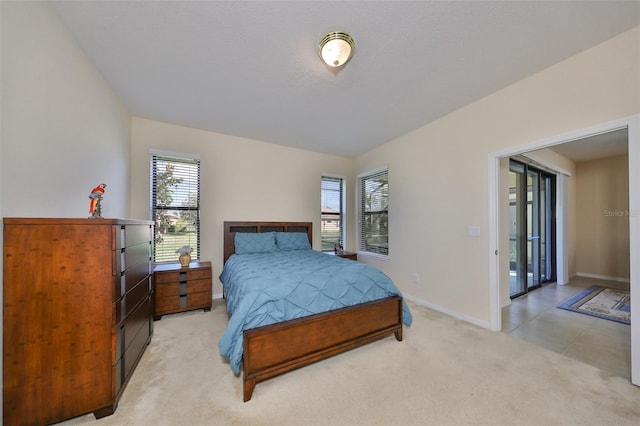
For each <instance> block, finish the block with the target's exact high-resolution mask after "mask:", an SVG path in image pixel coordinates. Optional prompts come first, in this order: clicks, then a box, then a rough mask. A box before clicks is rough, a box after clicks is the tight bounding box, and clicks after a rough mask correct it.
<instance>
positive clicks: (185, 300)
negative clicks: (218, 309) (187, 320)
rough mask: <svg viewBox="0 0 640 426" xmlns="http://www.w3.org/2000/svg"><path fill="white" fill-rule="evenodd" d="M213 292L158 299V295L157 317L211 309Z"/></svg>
mask: <svg viewBox="0 0 640 426" xmlns="http://www.w3.org/2000/svg"><path fill="white" fill-rule="evenodd" d="M211 304H212V300H211V292H210V291H203V292H200V293H190V294H186V295H184V296H172V297H158V295H156V306H155V313H156V315H163V314H169V313H174V312H181V311H189V310H192V309H201V308H202V309H211Z"/></svg>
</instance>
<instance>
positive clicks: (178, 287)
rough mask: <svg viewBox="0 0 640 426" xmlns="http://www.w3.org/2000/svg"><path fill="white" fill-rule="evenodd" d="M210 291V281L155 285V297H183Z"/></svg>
mask: <svg viewBox="0 0 640 426" xmlns="http://www.w3.org/2000/svg"><path fill="white" fill-rule="evenodd" d="M203 291H208V292H210V291H211V280H210V279H204V280H193V281H188V282H186V283H178V282H172V283H159V284H158V283H157V282H156V297H171V296H184V295H186V294H191V293H199V292H203Z"/></svg>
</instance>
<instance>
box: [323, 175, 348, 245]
mask: <svg viewBox="0 0 640 426" xmlns="http://www.w3.org/2000/svg"><path fill="white" fill-rule="evenodd" d="M320 206H321V212H320V215H321V221H320V235H321V237H320V238H321V240H322V251H333V250H334V248H335V246H336V244H341V245H344V179H342V178H339V177H330V176H323V177H322V183H321V186H320Z"/></svg>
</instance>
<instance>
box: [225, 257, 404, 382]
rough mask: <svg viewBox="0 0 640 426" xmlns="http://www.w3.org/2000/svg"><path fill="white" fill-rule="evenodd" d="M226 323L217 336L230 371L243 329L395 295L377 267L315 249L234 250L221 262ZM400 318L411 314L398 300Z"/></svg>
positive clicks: (236, 364)
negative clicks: (249, 251) (241, 251)
mask: <svg viewBox="0 0 640 426" xmlns="http://www.w3.org/2000/svg"><path fill="white" fill-rule="evenodd" d="M220 281H222V284H223V286H224V291H225V296H226V301H227V312H228V313H229V314H230V315H231V318H230V319H229V324H228V325H227V328H226V330H225V332H224V334H223V335H222V337H221V338H220V341H219V342H218V348H219V349H220V354H221V355H222V356H224V357H226V358H228V359H229V361H230V363H231V367H232V368H233V371H234V373H235V374H239V373H240V369H241V367H242V351H243V347H242V345H243V336H242V332H243V331H244V330H248V329H251V328H256V327H259V326H263V325H267V324H273V323H276V322H281V321H285V320H290V319H295V318H300V317H303V316H307V315H311V314H316V313H320V312H326V311H330V310H333V309H338V308H343V307H345V306H352V305H356V304H358V303H363V302H367V301H370V300H377V299H382V298H385V297H388V296H392V295H400V296H401V293H400V291H399V290H398V289H397V288H396V286H395V285H394V284H393V282H392V281H391V279H389V278H388V277H387V276H386V275H385V274H384V273H382V271H380V270H378V269H376V268H374V267H373V266H370V265H367V264H365V263H362V262H354V261H353V260H347V259H342V258H340V257H335V256H330V255H327V254H325V253H321V252H318V251H314V250H293V251H273V252H269V253H249V254H242V255H238V254H234V255H232V256H231V257H230V258H229V259H228V260H227V262H226V263H225V265H224V269H223V271H222V274H221V275H220ZM402 320H403V322H404V323H405V324H406V325H411V322H412V316H411V312H410V311H409V308H408V307H407V305H406V303H404V302H403V316H402Z"/></svg>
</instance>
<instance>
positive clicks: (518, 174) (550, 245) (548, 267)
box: [509, 160, 555, 298]
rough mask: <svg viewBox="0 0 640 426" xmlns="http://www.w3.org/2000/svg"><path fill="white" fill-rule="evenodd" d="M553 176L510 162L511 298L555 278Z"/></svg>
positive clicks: (525, 165)
mask: <svg viewBox="0 0 640 426" xmlns="http://www.w3.org/2000/svg"><path fill="white" fill-rule="evenodd" d="M554 211H555V176H553V175H551V174H548V173H545V172H543V171H542V170H538V169H536V168H534V167H531V166H529V165H527V164H523V163H520V162H517V161H514V160H511V161H510V163H509V217H510V223H509V252H510V253H509V275H510V296H511V298H514V297H518V296H521V295H523V294H525V293H527V292H528V291H530V290H532V289H535V288H538V287H540V286H541V285H542V284H543V283H545V282H549V281H551V280H553V279H554V278H555V265H554V259H555V256H554V253H555V244H554V239H553V236H554V225H555V221H554Z"/></svg>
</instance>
